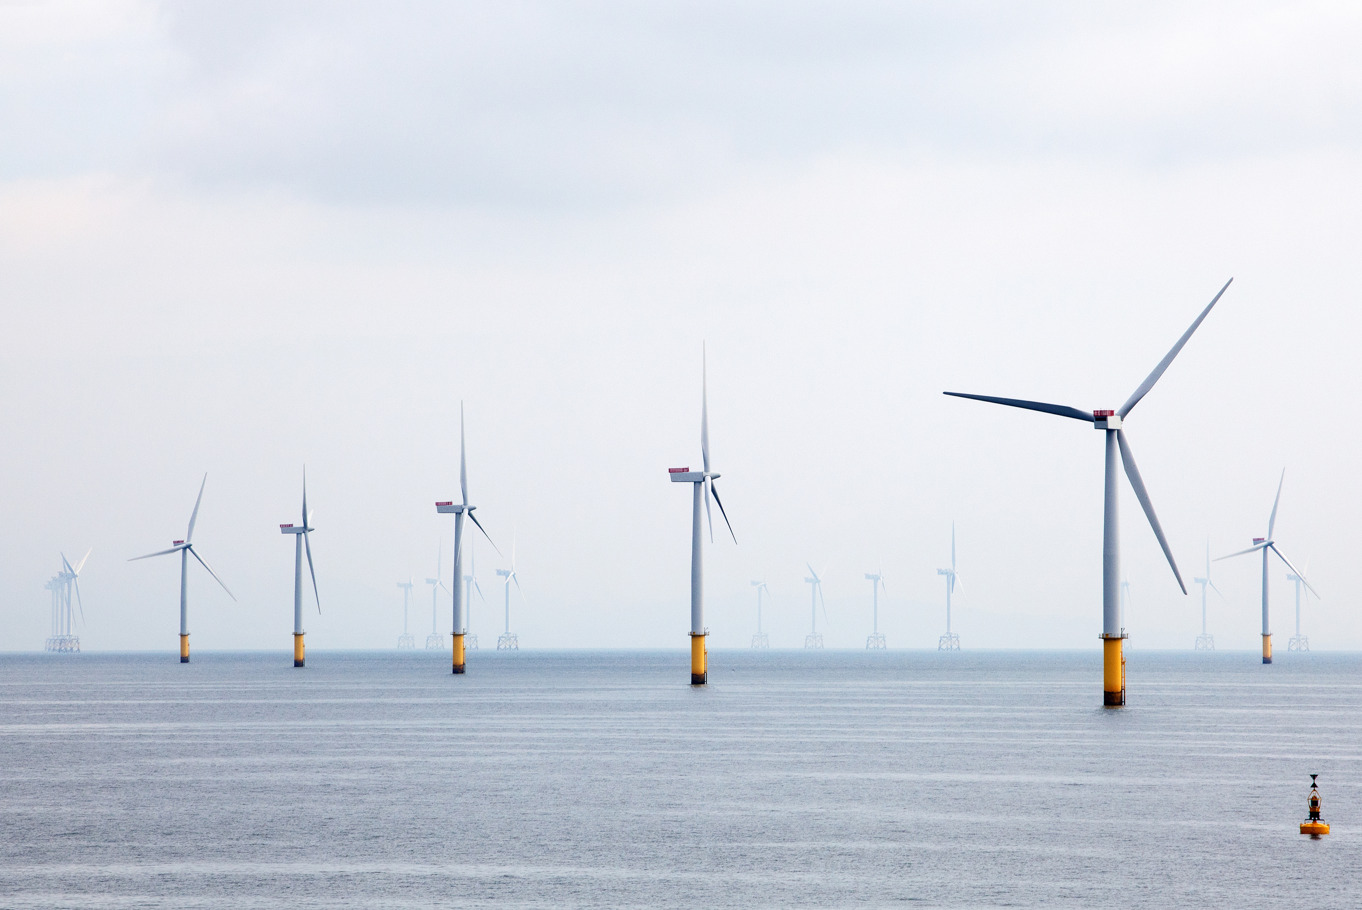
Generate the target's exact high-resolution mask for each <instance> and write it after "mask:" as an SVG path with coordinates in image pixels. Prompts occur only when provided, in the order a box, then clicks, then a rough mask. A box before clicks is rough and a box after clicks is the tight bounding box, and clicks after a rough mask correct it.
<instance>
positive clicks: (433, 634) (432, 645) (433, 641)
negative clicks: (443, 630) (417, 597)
mask: <svg viewBox="0 0 1362 910" xmlns="http://www.w3.org/2000/svg"><path fill="white" fill-rule="evenodd" d="M444 564H445V546H444V542H443V541H441V542H440V547H439V549H438V550H437V551H436V556H435V577H434V578H427V579H426V584H428V585H430V634H429V635H427V636H426V650H427V651H439V650H441V649H442V648H444V646H445V639H444V636H443V635H441V634H440V633H439V630H438V629H437V624H438V614H439V610H440V601H439V598H440V589H441V588H444V589H445V590H446V591H448V590H449V588H447V587H445V583H444ZM455 584H458V582H455Z"/></svg>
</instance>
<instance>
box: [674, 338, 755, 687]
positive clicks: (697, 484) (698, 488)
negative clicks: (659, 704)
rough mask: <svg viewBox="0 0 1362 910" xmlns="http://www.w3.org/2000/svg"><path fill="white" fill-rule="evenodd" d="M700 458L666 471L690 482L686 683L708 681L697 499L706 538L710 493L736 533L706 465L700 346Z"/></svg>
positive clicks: (706, 429) (705, 384) (706, 408)
mask: <svg viewBox="0 0 1362 910" xmlns="http://www.w3.org/2000/svg"><path fill="white" fill-rule="evenodd" d="M700 459H701V462H702V464H703V467H704V470H703V471H692V470H691V469H690V468H688V467H686V468H668V469H667V475H668V477H669V478H670V479H671V482H672V483H689V484H693V487H692V493H691V510H690V513H691V515H690V684H691V685H692V686H703V685H705V684H706V683H707V682H708V681H709V667H708V663H707V661H708V656H709V652H708V650H707V649H706V647H705V638H706V636H708V635H709V630H708V629H707V628H705V574H704V554H703V551H702V549H701V547H702V544H703V543H704V542H703V541H702V540H701V539H700V500H701V498H703V499H704V501H705V518H706V519H707V522H708V524H709V542H710V543H713V542H714V515H713V514H712V513H711V512H710V508H709V500H710V498H711V497H713V499H714V501H715V502H717V503H718V504H719V514H720V515H722V516H723V518H724V524H725V525H728V533H729V535H730V536H731V537H732V538H733V543H734V544H735V545H736V544H737V542H738V536H737V535H736V534H734V533H733V525H732V524H730V523H729V520H728V513H727V512H725V511H724V503H723V500H721V499H720V498H719V488H718V487H717V486H715V485H714V481H716V480H718V479H719V477H720V474H719V473H718V472H717V471H711V470H710V469H709V389H708V377H707V374H706V364H705V354H704V348H703V347H701V349H700Z"/></svg>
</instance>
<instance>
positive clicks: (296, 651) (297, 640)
mask: <svg viewBox="0 0 1362 910" xmlns="http://www.w3.org/2000/svg"><path fill="white" fill-rule="evenodd" d="M293 665H294V666H295V667H301V666H302V665H303V636H301V635H294V636H293Z"/></svg>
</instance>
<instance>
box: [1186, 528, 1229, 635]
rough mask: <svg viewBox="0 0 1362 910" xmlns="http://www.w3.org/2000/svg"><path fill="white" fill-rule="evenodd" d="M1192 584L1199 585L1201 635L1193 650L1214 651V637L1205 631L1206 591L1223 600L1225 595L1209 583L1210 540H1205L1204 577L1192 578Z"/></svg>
mask: <svg viewBox="0 0 1362 910" xmlns="http://www.w3.org/2000/svg"><path fill="white" fill-rule="evenodd" d="M1192 583H1193V584H1198V585H1201V634H1200V635H1198V636H1197V637H1196V646H1195V650H1197V651H1214V650H1215V636H1214V635H1211V634H1210V633H1209V632H1207V631H1206V589H1207V588H1210V589H1211V590H1212V591H1214V592H1215V593H1216V594H1219V595H1220V598H1221V600H1224V598H1225V595H1224V594H1221V593H1220V589H1219V588H1217V587H1216V586H1215V582H1213V581H1211V539H1210V538H1209V537H1207V538H1206V575H1205V576H1204V577H1201V578H1193V579H1192Z"/></svg>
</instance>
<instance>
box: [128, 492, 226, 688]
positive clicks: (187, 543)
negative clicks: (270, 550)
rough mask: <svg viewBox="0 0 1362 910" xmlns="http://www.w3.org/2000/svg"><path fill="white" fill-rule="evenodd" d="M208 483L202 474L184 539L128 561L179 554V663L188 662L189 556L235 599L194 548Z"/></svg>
mask: <svg viewBox="0 0 1362 910" xmlns="http://www.w3.org/2000/svg"><path fill="white" fill-rule="evenodd" d="M207 485H208V475H207V474H204V475H203V482H202V483H200V484H199V498H198V499H196V500H194V511H193V512H191V513H189V530H188V531H186V532H185V535H184V540H176V541H173V544H172V546H171V547H170V549H168V550H157V551H156V552H155V553H148V554H147V555H145V556H134V557H133V558H132V559H129V560H128V562H136V561H137V560H139V559H150V558H151V557H153V556H165V555H166V554H168V553H179V554H180V663H182V664H187V663H189V557H191V556H193V557H194V558H195V559H197V560H198V561H199V565H201V566H203V567H204V568H205V569H207V570H208V574H209V575H211V576H213V581H215V582H217V583H218V584H219V585H221V586H222V590H224V591H227V596H228V597H230V598H232V600H233V601H235V600H236V595H235V594H233V593H232V592H231V591H230V590H228V588H227V586H226V585H225V584H223V583H222V579H221V578H218V575H217V573H216V572H214V571H213V570H212V568H210V567H209V565H208V563H206V562H204V560H203V557H202V556H200V555H199V554H198V551H197V550H195V549H194V523H195V522H196V521H198V520H199V505H200V504H202V502H203V488H204V487H205V486H207Z"/></svg>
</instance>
